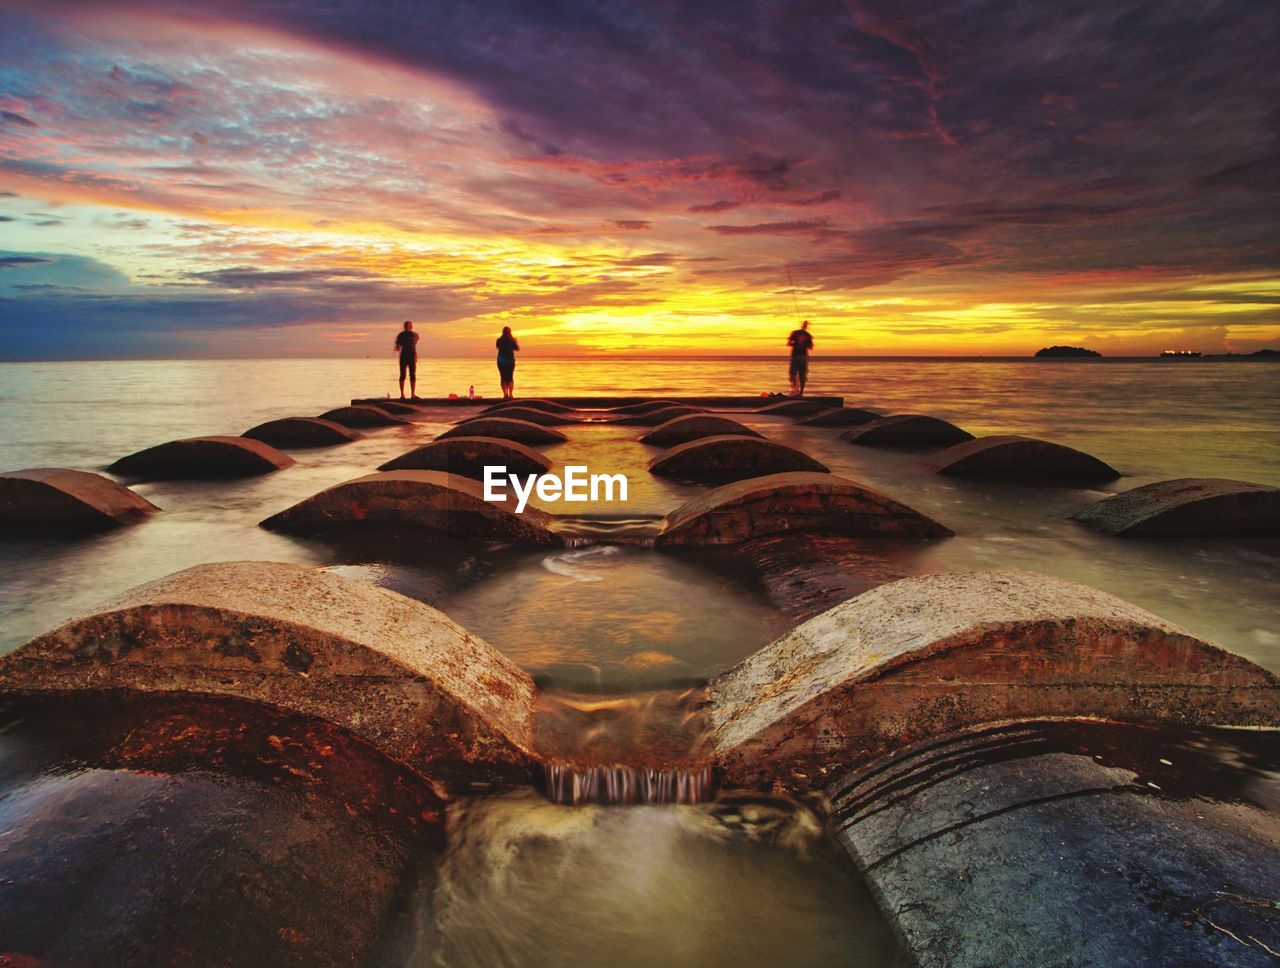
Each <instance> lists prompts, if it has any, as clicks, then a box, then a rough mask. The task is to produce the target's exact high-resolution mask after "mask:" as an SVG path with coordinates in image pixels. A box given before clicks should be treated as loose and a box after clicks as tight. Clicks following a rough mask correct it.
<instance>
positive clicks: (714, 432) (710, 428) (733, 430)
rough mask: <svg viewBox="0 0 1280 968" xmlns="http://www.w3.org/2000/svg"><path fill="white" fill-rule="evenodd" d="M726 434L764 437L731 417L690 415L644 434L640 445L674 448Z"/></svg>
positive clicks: (705, 414) (671, 420)
mask: <svg viewBox="0 0 1280 968" xmlns="http://www.w3.org/2000/svg"><path fill="white" fill-rule="evenodd" d="M725 434H731V435H733V436H737V437H760V436H762V435H761V434H758V433H756V432H755V431H754V430H752V429H751V428H749V427H746V426H744V425H743V424H740V423H738V421H736V420H732V419H730V418H729V417H719V416H716V415H715V414H710V413H690V414H685V415H684V416H683V417H673V418H671V419H670V420H668V421H667V422H666V423H662V424H659V425H658V426H656V427H654V428H653V429H652V430H650V431H649V432H648V433H646V434H644V435H643V436H642V437H641V438H640V443H642V444H650V445H652V446H654V447H674V446H675V445H676V444H687V443H688V442H689V441H691V440H701V439H702V438H703V437H718V436H722V435H725Z"/></svg>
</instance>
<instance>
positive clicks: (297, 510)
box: [262, 471, 561, 544]
mask: <svg viewBox="0 0 1280 968" xmlns="http://www.w3.org/2000/svg"><path fill="white" fill-rule="evenodd" d="M507 493H508V494H510V493H511V489H510V488H508V489H507ZM551 523H552V515H549V514H547V513H546V512H545V511H542V510H539V509H538V508H534V507H526V508H525V509H524V512H523V513H521V514H516V513H515V501H514V500H513V499H510V498H508V500H506V501H486V500H485V499H484V487H483V486H482V485H481V484H480V482H478V481H474V480H471V479H470V478H467V477H460V476H458V475H455V474H448V473H445V472H443V471H382V472H379V473H377V474H367V475H365V476H364V477H357V478H355V479H354V480H351V481H345V482H344V483H342V484H337V485H335V486H334V487H330V488H328V489H326V490H323V491H321V492H320V493H319V494H315V495H313V496H311V497H309V498H307V499H306V500H305V501H301V502H299V503H297V504H295V505H293V507H290V508H286V509H285V510H283V511H281V512H280V513H278V514H273V515H272V516H271V517H269V518H267V519H266V520H265V521H263V522H262V527H264V528H267V529H268V530H272V531H287V532H290V533H299V534H320V533H324V532H326V531H334V530H340V529H348V528H363V527H382V526H388V525H389V526H395V527H408V528H422V529H426V530H430V531H439V532H442V533H445V534H452V535H458V536H459V537H464V538H472V539H475V540H477V541H519V542H524V543H528V544H560V543H561V542H560V539H559V538H558V537H556V536H555V535H554V534H553V533H552V532H551V531H550V530H549V529H550V525H551Z"/></svg>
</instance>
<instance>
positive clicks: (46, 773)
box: [0, 695, 443, 968]
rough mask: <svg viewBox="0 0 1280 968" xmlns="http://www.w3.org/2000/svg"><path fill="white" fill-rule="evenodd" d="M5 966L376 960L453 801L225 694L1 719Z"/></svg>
mask: <svg viewBox="0 0 1280 968" xmlns="http://www.w3.org/2000/svg"><path fill="white" fill-rule="evenodd" d="M0 801H2V802H4V804H5V811H4V822H3V825H2V826H3V833H2V834H0V842H2V843H3V849H2V850H0V964H4V965H50V966H52V965H58V966H67V968H71V966H79V965H85V966H89V965H93V966H97V965H148V966H160V965H221V966H246V968H257V966H262V965H297V966H312V965H351V966H356V965H364V964H367V963H369V959H370V956H371V955H373V954H374V953H375V952H377V951H379V950H380V949H381V947H382V945H383V944H384V942H385V941H386V940H387V934H388V927H389V923H390V922H392V920H393V916H394V915H395V913H396V908H397V905H398V901H399V896H400V893H401V891H402V887H403V883H404V881H405V879H406V878H409V877H413V876H415V875H416V874H417V873H418V870H419V868H420V867H421V866H422V865H424V864H430V863H431V860H432V857H433V856H434V855H435V854H436V852H438V851H439V850H440V849H441V848H442V841H443V836H442V832H441V825H440V818H441V816H442V814H443V809H442V808H443V805H442V803H441V801H440V800H439V799H438V798H437V797H435V796H434V795H433V794H432V793H431V791H430V789H429V788H428V787H427V786H426V784H424V783H423V782H422V781H421V780H420V779H418V778H417V777H416V776H414V775H413V774H412V773H411V772H410V771H409V770H408V769H406V768H405V767H403V766H401V765H399V764H396V763H395V762H394V761H392V760H389V759H388V758H386V757H384V756H382V755H380V754H379V753H377V752H376V751H375V750H373V749H372V748H371V747H370V746H369V745H368V744H366V743H364V742H363V741H362V740H360V739H358V738H357V737H355V736H353V735H352V734H350V733H349V732H347V731H345V730H342V729H339V728H338V727H335V726H332V725H329V724H327V723H323V722H321V721H320V720H317V719H312V718H309V717H303V716H296V715H289V714H284V713H282V712H280V711H278V710H273V709H271V708H270V707H267V706H263V705H261V704H259V703H250V702H240V701H235V700H228V699H217V700H212V699H201V698H193V697H183V698H181V699H173V700H170V699H164V698H157V697H131V698H124V697H121V696H111V697H103V698H101V699H91V698H89V697H86V696H84V695H78V696H76V697H75V698H74V700H67V699H65V698H63V699H58V698H51V699H47V700H45V701H40V702H32V701H28V702H23V703H21V704H17V705H14V704H9V703H6V704H3V705H0Z"/></svg>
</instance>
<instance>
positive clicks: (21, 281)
mask: <svg viewBox="0 0 1280 968" xmlns="http://www.w3.org/2000/svg"><path fill="white" fill-rule="evenodd" d="M0 15H3V16H4V19H5V25H6V29H5V31H3V32H2V33H0V224H2V225H3V228H2V229H0V231H2V232H3V233H4V239H3V245H4V246H5V249H6V254H4V255H3V256H0V258H2V259H4V260H7V261H0V270H5V271H3V272H0V299H3V300H4V306H3V312H4V314H5V315H4V320H3V322H2V323H0V328H3V329H4V332H5V337H6V343H5V350H4V352H5V353H6V354H8V355H14V356H23V355H26V356H32V355H34V356H39V355H57V354H59V353H64V352H75V353H86V354H91V353H93V352H111V353H115V352H120V353H125V354H127V353H129V352H132V351H138V352H157V353H158V352H178V351H181V352H209V353H217V352H219V347H227V346H231V345H232V343H231V342H230V341H231V340H232V339H233V336H232V335H229V334H234V339H235V340H236V341H237V342H235V343H234V346H235V347H236V348H237V351H240V350H241V349H243V348H244V347H247V346H249V345H250V343H251V338H252V334H253V333H254V332H259V333H262V334H266V333H268V332H270V331H273V330H275V329H278V328H281V327H290V326H297V327H305V328H307V331H308V332H309V333H314V334H319V336H318V337H317V339H318V340H319V344H317V341H316V339H312V340H309V341H307V342H306V344H305V345H304V346H302V347H300V348H299V349H298V350H297V351H298V352H316V351H317V346H319V351H324V350H325V348H326V347H328V348H329V349H331V350H332V352H335V353H347V352H361V351H363V350H364V349H365V348H366V346H368V345H375V344H378V343H379V342H381V341H385V340H384V339H383V336H382V335H379V334H380V332H381V331H380V330H378V329H377V327H378V326H379V325H381V324H382V323H384V322H385V321H386V320H392V321H394V320H396V319H402V318H406V317H409V316H412V317H413V318H415V319H421V320H422V321H423V323H424V325H427V326H432V325H436V326H438V327H439V329H440V339H441V341H442V344H441V345H443V346H444V348H445V349H447V350H451V351H454V352H459V353H462V352H470V351H472V350H473V349H476V348H479V347H482V346H484V345H485V342H486V340H487V341H488V342H490V343H491V338H490V336H489V335H488V334H489V333H490V330H492V329H493V327H494V326H495V325H500V324H501V323H500V319H512V318H514V319H518V320H520V321H522V325H523V326H525V327H526V331H527V330H528V329H529V328H530V327H535V328H536V332H537V334H538V338H539V339H541V340H544V341H547V342H550V343H552V344H554V345H556V346H557V347H560V348H563V349H564V350H566V351H572V350H574V349H576V348H589V347H596V346H602V345H615V344H612V343H610V342H609V341H611V340H622V341H623V342H619V343H617V344H616V345H625V346H627V347H632V348H641V349H645V350H663V349H671V350H673V351H684V352H687V351H690V350H698V349H703V350H706V351H709V352H714V351H717V350H719V349H720V341H719V339H718V338H717V337H716V336H715V335H712V334H715V333H716V332H726V333H727V332H732V333H733V334H734V336H735V338H736V339H739V340H741V341H742V342H741V343H740V345H741V348H742V349H743V350H744V351H753V350H758V349H760V348H763V347H764V346H766V345H767V346H772V345H773V344H774V343H776V338H775V330H776V329H777V328H778V327H779V326H785V325H786V322H785V317H788V316H789V315H790V304H791V302H792V295H793V293H792V288H791V286H792V283H794V286H795V288H796V289H798V290H799V291H800V292H801V293H803V294H804V295H805V296H806V297H807V299H808V304H809V309H808V310H807V312H809V313H810V314H811V315H814V316H818V317H821V318H822V319H823V320H824V321H825V322H826V324H827V326H828V333H829V334H830V335H824V340H823V345H824V347H831V348H834V349H839V348H841V347H842V345H845V344H844V343H842V340H844V339H845V337H844V336H842V332H843V331H842V329H841V327H842V325H843V324H844V323H845V322H846V321H848V322H849V323H850V324H852V323H853V322H854V321H856V324H857V325H856V339H855V331H854V330H853V329H852V328H851V329H850V330H849V335H848V343H847V345H848V346H849V347H854V346H856V347H857V348H858V349H859V350H860V351H863V352H872V351H875V350H877V349H879V350H883V351H895V352H902V351H917V352H954V351H957V350H968V351H973V350H989V351H1001V352H1027V351H1030V350H1034V349H1036V348H1038V346H1040V345H1043V343H1044V342H1067V341H1073V340H1086V339H1088V340H1093V341H1095V342H1102V341H1109V342H1110V344H1111V345H1117V346H1120V345H1123V346H1126V347H1131V346H1138V345H1143V346H1146V347H1147V348H1149V349H1158V348H1160V344H1161V343H1162V342H1164V340H1165V338H1166V335H1165V334H1171V333H1176V334H1183V335H1188V337H1189V336H1193V335H1194V334H1197V333H1203V334H1204V339H1205V340H1206V341H1208V342H1211V343H1212V344H1213V346H1214V347H1219V346H1223V345H1225V346H1232V345H1237V344H1238V345H1240V346H1242V347H1243V346H1246V345H1249V346H1252V345H1257V344H1261V343H1265V342H1267V341H1269V340H1270V341H1274V340H1275V339H1277V337H1280V321H1278V320H1277V318H1276V316H1275V311H1274V296H1275V293H1276V289H1277V282H1276V280H1277V269H1278V267H1280V239H1278V238H1277V233H1276V225H1277V224H1278V221H1280V202H1278V199H1280V110H1278V109H1277V108H1276V107H1275V105H1276V104H1278V103H1280V75H1278V74H1277V72H1276V71H1275V70H1274V67H1273V66H1272V62H1273V60H1274V52H1275V50H1276V49H1278V48H1280V21H1278V20H1277V18H1276V17H1275V14H1274V9H1273V5H1272V4H1270V3H1269V2H1267V0H1209V2H1206V3H1201V4H1182V5H1172V4H1167V3H1159V2H1156V0H1150V2H1141V3H1135V4H1127V5H1125V6H1124V7H1122V8H1121V7H1116V6H1115V5H1114V4H1109V3H1106V2H1103V0H1090V2H1086V3H1081V4H1072V5H1065V6H1058V7H1044V6H1039V7H1033V6H1030V5H1022V6H1018V5H991V4H987V3H982V2H979V0H957V2H955V3H950V4H945V5H940V4H936V3H926V2H925V0H894V2H892V3H891V2H889V0H844V2H841V0H811V2H806V3H792V2H787V0H759V2H752V3H740V2H737V0H710V2H699V3H697V4H694V3H684V2H676V3H668V4H608V3H599V2H588V0H561V2H556V3H551V4H529V3H523V2H519V0H494V2H492V3H483V4H476V3H473V2H463V0H433V2H430V3H424V4H388V3H383V2H375V0H252V2H251V0H206V2H203V3H201V4H199V5H198V6H197V5H186V6H184V5H182V4H177V5H175V4H172V3H165V4H161V3H159V2H142V0H138V2H123V3H110V4H108V3H105V2H90V0H67V2H64V3H58V4H44V3H37V2H35V0H0ZM708 216H711V217H708ZM22 258H27V259H31V260H35V261H31V262H17V261H13V260H17V259H22ZM620 327H625V328H626V329H627V332H626V333H625V334H623V335H622V336H620V335H619V334H618V330H619V328H620ZM718 328H719V329H718ZM193 334H198V335H195V336H193ZM326 334H329V335H326ZM362 334H365V335H362ZM362 339H363V340H366V341H367V342H366V343H362V342H361V340H362ZM1144 341H1145V342H1144ZM1207 345H1208V344H1206V346H1207ZM69 346H70V347H72V350H68V347H69ZM270 346H271V350H272V351H273V352H275V351H277V350H278V344H276V343H274V342H273V343H271V344H270Z"/></svg>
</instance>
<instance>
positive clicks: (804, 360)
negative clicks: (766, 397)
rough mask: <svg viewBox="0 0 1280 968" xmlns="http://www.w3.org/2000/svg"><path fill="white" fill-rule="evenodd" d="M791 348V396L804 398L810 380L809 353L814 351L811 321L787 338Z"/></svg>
mask: <svg viewBox="0 0 1280 968" xmlns="http://www.w3.org/2000/svg"><path fill="white" fill-rule="evenodd" d="M787 345H788V346H790V347H791V395H792V396H793V397H802V396H804V385H805V382H806V381H807V380H808V379H809V351H810V350H812V349H813V337H812V336H810V335H809V320H807V319H806V320H805V321H804V322H803V323H801V324H800V328H799V329H793V330H792V331H791V335H790V336H788V337H787Z"/></svg>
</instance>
